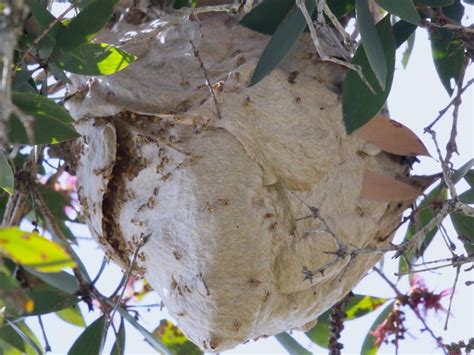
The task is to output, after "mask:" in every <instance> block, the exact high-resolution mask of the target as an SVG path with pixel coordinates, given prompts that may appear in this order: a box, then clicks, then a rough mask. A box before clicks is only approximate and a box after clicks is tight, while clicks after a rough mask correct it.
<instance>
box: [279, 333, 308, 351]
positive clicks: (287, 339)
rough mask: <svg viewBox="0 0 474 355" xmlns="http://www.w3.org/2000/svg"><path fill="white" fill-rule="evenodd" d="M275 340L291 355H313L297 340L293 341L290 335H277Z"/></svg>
mask: <svg viewBox="0 0 474 355" xmlns="http://www.w3.org/2000/svg"><path fill="white" fill-rule="evenodd" d="M275 338H276V339H277V340H278V342H279V343H280V344H281V345H282V346H283V347H284V348H285V350H286V351H288V352H289V353H290V354H291V355H293V354H295V355H296V354H297V355H299V354H302V355H311V352H310V351H308V350H306V349H305V348H304V347H303V346H301V345H300V344H299V343H298V342H297V341H296V340H295V339H293V337H292V336H291V335H290V334H288V333H286V332H284V333H280V334H277V335H275Z"/></svg>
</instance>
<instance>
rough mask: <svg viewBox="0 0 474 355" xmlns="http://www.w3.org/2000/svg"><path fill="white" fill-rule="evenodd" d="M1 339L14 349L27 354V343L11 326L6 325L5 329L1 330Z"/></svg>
mask: <svg viewBox="0 0 474 355" xmlns="http://www.w3.org/2000/svg"><path fill="white" fill-rule="evenodd" d="M0 338H1V339H2V340H3V341H5V342H7V343H8V344H10V345H11V346H13V347H14V348H16V349H18V350H20V351H22V352H25V350H26V349H25V348H26V344H25V341H24V340H23V338H22V337H21V336H20V335H19V334H18V333H17V332H16V331H15V330H14V329H13V328H12V327H11V326H10V325H9V324H4V325H3V327H1V328H0Z"/></svg>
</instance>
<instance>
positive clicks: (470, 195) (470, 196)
mask: <svg viewBox="0 0 474 355" xmlns="http://www.w3.org/2000/svg"><path fill="white" fill-rule="evenodd" d="M459 200H460V201H461V202H464V203H469V204H473V203H474V188H470V189H469V190H466V191H464V192H463V193H462V194H461V195H459Z"/></svg>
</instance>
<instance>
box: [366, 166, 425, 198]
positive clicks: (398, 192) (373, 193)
mask: <svg viewBox="0 0 474 355" xmlns="http://www.w3.org/2000/svg"><path fill="white" fill-rule="evenodd" d="M421 192H422V190H421V189H420V188H417V187H415V186H413V185H412V184H407V183H405V182H402V181H400V180H397V179H395V178H393V177H389V176H384V175H379V174H376V173H373V172H371V171H365V172H364V177H363V179H362V189H361V191H360V197H361V198H363V199H366V200H373V201H387V202H391V201H407V200H414V199H415V198H417V197H418V196H419V195H421Z"/></svg>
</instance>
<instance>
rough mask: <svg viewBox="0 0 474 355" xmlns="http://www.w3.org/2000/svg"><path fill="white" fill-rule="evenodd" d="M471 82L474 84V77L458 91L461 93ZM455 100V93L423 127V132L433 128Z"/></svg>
mask: <svg viewBox="0 0 474 355" xmlns="http://www.w3.org/2000/svg"><path fill="white" fill-rule="evenodd" d="M472 84H474V79H471V80H469V81H468V82H467V83H466V85H465V86H464V87H463V88H462V89H461V90H460V93H461V94H463V93H464V92H465V91H466V90H467V89H468V88H469V87H470V86H471V85H472ZM456 101H457V95H456V96H455V97H454V98H453V99H452V100H451V101H450V102H449V104H447V105H446V106H445V107H444V108H443V109H441V110H440V111H439V112H438V116H436V118H435V119H434V120H433V122H431V123H430V124H429V125H428V126H426V127H425V128H424V131H425V133H426V132H428V131H429V130H431V129H432V128H433V126H434V125H435V124H436V123H438V121H439V120H440V119H441V118H442V117H443V116H444V115H445V114H446V112H448V110H449V109H450V108H451V106H453V105H454V104H455V102H456Z"/></svg>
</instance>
